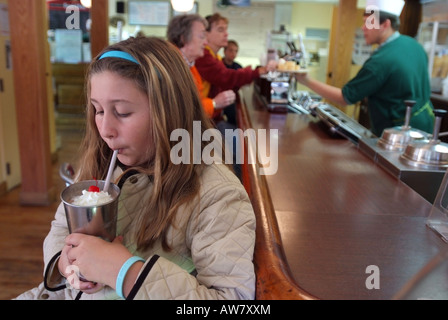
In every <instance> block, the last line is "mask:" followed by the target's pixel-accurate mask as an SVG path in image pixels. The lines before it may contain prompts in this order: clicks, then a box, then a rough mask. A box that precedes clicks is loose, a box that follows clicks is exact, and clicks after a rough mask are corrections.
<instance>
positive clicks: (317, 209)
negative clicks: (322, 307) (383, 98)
mask: <svg viewBox="0 0 448 320" xmlns="http://www.w3.org/2000/svg"><path fill="white" fill-rule="evenodd" d="M240 96H241V104H240V108H239V110H238V113H239V114H238V116H239V121H240V126H241V127H242V129H243V130H246V129H247V128H253V129H255V130H257V129H278V138H277V140H276V141H277V142H278V171H277V173H276V174H275V175H268V176H261V175H259V170H258V169H259V167H258V166H257V165H250V164H246V165H245V166H244V167H243V170H244V173H243V181H244V184H245V186H246V189H247V190H248V193H249V195H250V197H251V199H252V202H253V204H254V208H255V211H256V214H257V219H258V220H257V223H258V224H257V242H256V253H255V265H256V270H257V299H314V298H317V299H390V298H392V297H393V296H394V295H395V294H396V293H397V292H398V291H399V290H400V289H401V288H402V286H404V285H405V284H406V282H407V281H408V280H410V278H411V277H412V276H413V275H414V274H415V273H417V272H418V271H419V270H420V269H421V268H422V267H423V266H424V265H425V264H426V263H427V262H428V261H429V260H430V259H431V258H432V257H433V256H435V255H436V254H437V253H438V251H439V249H440V248H441V247H442V246H443V245H444V243H443V241H442V240H440V239H439V238H438V237H437V235H436V234H435V233H433V232H432V231H430V230H429V229H428V228H427V227H426V225H425V222H426V217H427V216H428V215H429V213H430V210H431V204H430V203H429V202H427V201H426V200H425V199H424V198H422V197H421V196H420V195H419V194H418V193H416V192H415V191H414V190H412V189H411V188H410V187H408V186H407V185H406V184H404V183H403V182H401V181H400V180H398V179H396V178H395V177H393V176H391V175H390V174H388V173H387V172H385V171H384V170H383V169H382V168H380V167H378V166H377V165H376V164H375V163H374V162H373V161H371V160H370V159H369V158H367V157H366V156H364V154H363V153H361V152H360V151H359V150H358V149H357V147H356V145H354V144H352V143H351V142H349V141H348V140H345V139H342V138H337V137H332V136H331V135H329V134H328V133H327V132H326V131H325V128H324V127H322V126H321V125H320V123H319V122H318V121H317V120H316V119H315V118H313V117H312V116H308V115H300V114H292V113H288V114H275V113H270V112H268V111H267V110H266V109H265V108H264V106H263V105H262V104H261V103H260V101H259V100H258V99H257V96H256V95H255V94H254V92H253V88H252V86H248V87H244V88H242V89H241V91H240ZM268 141H269V140H268ZM249 148H250V147H249ZM369 266H377V267H378V268H379V272H380V277H379V284H380V289H368V288H367V287H366V280H367V279H368V277H369V276H370V273H367V268H368V267H369Z"/></svg>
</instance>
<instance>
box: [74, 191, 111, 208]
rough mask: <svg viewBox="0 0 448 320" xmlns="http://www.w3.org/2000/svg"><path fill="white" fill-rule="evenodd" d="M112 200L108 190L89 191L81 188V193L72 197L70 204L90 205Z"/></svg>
mask: <svg viewBox="0 0 448 320" xmlns="http://www.w3.org/2000/svg"><path fill="white" fill-rule="evenodd" d="M112 200H113V198H112V197H111V196H110V194H109V193H108V192H105V191H100V192H90V191H87V190H82V195H80V196H77V197H74V198H73V201H72V204H73V205H75V206H83V207H92V206H99V205H102V204H104V203H107V202H110V201H112Z"/></svg>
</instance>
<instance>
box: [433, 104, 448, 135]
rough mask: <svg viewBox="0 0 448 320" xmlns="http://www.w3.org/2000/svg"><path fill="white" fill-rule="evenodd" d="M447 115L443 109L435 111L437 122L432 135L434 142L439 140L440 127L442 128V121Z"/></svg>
mask: <svg viewBox="0 0 448 320" xmlns="http://www.w3.org/2000/svg"><path fill="white" fill-rule="evenodd" d="M446 114H447V111H446V110H443V109H435V110H434V116H435V117H436V121H435V123H434V132H433V134H432V141H433V142H434V141H438V140H439V132H440V127H441V126H442V119H443V117H444V116H445V115H446Z"/></svg>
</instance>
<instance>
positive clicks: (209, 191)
mask: <svg viewBox="0 0 448 320" xmlns="http://www.w3.org/2000/svg"><path fill="white" fill-rule="evenodd" d="M121 173H122V171H121V169H119V168H117V169H116V170H115V172H114V176H115V177H118V176H119V175H120V174H121ZM151 189H152V183H151V181H150V179H149V178H148V177H147V176H145V175H142V174H136V175H133V176H131V177H129V178H127V179H126V181H125V182H124V184H123V185H122V188H121V195H120V200H119V218H118V226H117V229H118V230H117V234H118V235H120V234H121V235H123V236H124V244H125V245H126V246H127V247H128V249H129V250H130V251H131V252H133V253H134V254H135V255H138V256H140V257H142V258H144V259H146V263H145V265H144V267H143V268H142V269H141V271H140V275H139V277H138V278H137V280H136V283H135V285H134V288H133V289H132V291H131V293H130V294H129V296H128V299H254V297H255V273H254V266H253V262H252V259H253V253H254V245H255V215H254V212H253V208H252V205H251V203H250V200H249V198H248V196H247V193H246V191H245V189H244V188H243V186H242V185H241V183H240V181H239V180H238V179H237V178H236V177H235V175H234V174H233V173H231V172H230V170H228V169H227V168H226V167H225V166H224V165H217V164H214V165H210V166H207V168H206V169H205V170H204V171H203V172H202V174H201V191H200V200H199V201H196V203H193V204H189V205H188V206H184V207H182V208H181V209H180V211H179V212H178V214H177V215H176V221H175V226H176V227H175V228H174V227H171V228H170V230H169V233H168V239H169V240H170V242H169V243H170V244H171V247H172V249H173V250H172V251H171V252H165V251H164V250H162V248H161V245H160V244H159V245H156V246H155V247H154V248H153V249H151V250H149V251H147V252H137V251H136V250H135V247H133V246H132V245H131V244H130V239H129V237H128V236H127V235H128V234H127V233H125V234H123V233H122V231H123V230H124V229H125V227H126V226H127V225H128V223H129V222H130V221H131V219H132V218H133V215H134V214H136V213H138V212H139V211H140V210H141V208H142V206H143V203H144V201H142V200H141V199H144V198H146V197H147V196H148V194H150V192H151ZM67 234H68V230H67V222H66V218H65V213H64V208H63V206H62V205H60V206H59V208H58V210H57V212H56V215H55V220H54V221H53V222H52V226H51V230H50V233H49V234H48V236H47V238H46V239H45V241H44V262H45V270H46V272H45V275H44V276H45V281H46V285H44V284H43V283H42V284H41V285H39V287H37V288H34V289H32V290H30V291H27V292H25V293H24V294H22V295H20V296H19V297H18V298H17V299H75V298H80V299H95V300H96V299H119V297H118V296H117V294H116V292H115V291H114V290H113V289H112V288H110V287H105V288H104V289H103V290H101V291H99V292H97V293H95V294H90V295H89V294H85V293H83V294H81V295H80V296H79V294H80V292H79V291H78V290H76V289H74V288H72V287H70V286H69V285H66V284H65V279H64V278H62V277H61V276H60V274H59V272H58V269H57V267H56V265H57V263H56V262H57V257H58V253H59V252H60V251H61V249H62V247H63V246H64V239H65V237H66V236H67ZM49 289H50V290H49ZM52 290H55V291H52ZM77 296H78V297H77Z"/></svg>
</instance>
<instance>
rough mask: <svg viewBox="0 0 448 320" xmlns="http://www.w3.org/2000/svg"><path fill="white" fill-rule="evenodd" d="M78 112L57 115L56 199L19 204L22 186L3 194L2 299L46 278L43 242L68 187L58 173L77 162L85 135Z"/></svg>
mask: <svg viewBox="0 0 448 320" xmlns="http://www.w3.org/2000/svg"><path fill="white" fill-rule="evenodd" d="M82 128H83V120H82V118H79V116H75V117H70V116H58V117H57V137H58V145H60V148H58V150H57V154H58V157H57V159H58V160H57V162H55V163H53V177H54V178H53V179H54V185H55V188H56V195H57V199H56V201H55V202H54V203H53V204H51V205H50V206H48V207H31V206H20V205H19V196H20V186H19V187H17V188H15V189H13V190H11V191H10V192H8V193H7V194H6V195H3V196H0V299H1V300H5V299H12V298H14V297H16V296H18V295H19V294H20V293H22V292H24V291H26V290H28V289H31V288H33V287H35V286H37V285H38V284H39V283H40V282H41V281H42V279H43V271H44V270H43V256H42V245H43V240H44V238H45V236H46V235H47V233H48V231H49V230H50V224H51V221H52V219H53V217H54V214H55V212H56V208H57V206H58V204H59V194H60V192H61V191H62V189H63V188H64V187H65V184H64V182H63V181H62V179H60V177H59V166H60V164H61V163H63V162H71V163H73V162H74V159H76V153H77V151H78V146H79V143H80V140H81V137H82V131H83V130H82Z"/></svg>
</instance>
